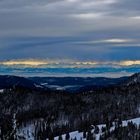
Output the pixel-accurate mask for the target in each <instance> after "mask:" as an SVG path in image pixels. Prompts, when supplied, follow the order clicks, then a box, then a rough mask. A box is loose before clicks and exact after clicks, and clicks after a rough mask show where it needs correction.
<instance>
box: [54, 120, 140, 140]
mask: <svg viewBox="0 0 140 140" xmlns="http://www.w3.org/2000/svg"><path fill="white" fill-rule="evenodd" d="M131 121H132V122H133V123H135V124H136V125H137V126H138V125H139V124H140V118H135V119H131V120H125V121H122V126H127V125H128V122H131ZM105 126H106V125H105V124H100V125H98V127H99V133H98V134H95V137H96V140H99V138H100V135H102V127H105ZM114 129H115V126H113V127H111V128H110V131H113V130H114ZM65 137H66V134H64V135H62V138H63V140H65ZM58 138H59V137H55V138H54V139H55V140H58ZM70 138H72V139H74V138H77V140H81V139H82V140H86V139H85V138H83V132H80V133H79V132H78V131H74V132H71V133H70Z"/></svg>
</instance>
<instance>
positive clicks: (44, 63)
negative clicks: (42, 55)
mask: <svg viewBox="0 0 140 140" xmlns="http://www.w3.org/2000/svg"><path fill="white" fill-rule="evenodd" d="M0 65H4V66H9V67H10V66H15V67H18V66H20V67H36V68H42V67H44V68H92V67H93V68H95V67H102V66H105V67H126V66H133V65H140V60H125V61H76V60H33V59H29V60H9V61H0Z"/></svg>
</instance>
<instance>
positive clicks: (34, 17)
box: [0, 0, 140, 73]
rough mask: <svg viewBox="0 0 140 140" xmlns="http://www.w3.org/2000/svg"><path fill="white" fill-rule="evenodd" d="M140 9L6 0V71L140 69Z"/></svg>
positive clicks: (105, 2)
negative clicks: (98, 68)
mask: <svg viewBox="0 0 140 140" xmlns="http://www.w3.org/2000/svg"><path fill="white" fill-rule="evenodd" d="M139 4H140V2H139V0H133V1H132V0H47V1H46V0H40V1H37V0H24V1H22V0H12V1H9V0H2V1H0V18H1V20H0V68H1V69H4V67H5V68H7V69H8V68H11V67H14V68H15V69H16V68H17V67H18V68H20V67H22V68H97V67H104V66H105V67H111V68H116V67H117V68H122V67H133V68H135V69H137V68H136V67H137V66H139V63H140V62H139V60H140V54H139V52H140V26H139V25H140V7H139ZM6 60H9V61H6ZM51 60H52V61H51ZM58 60H59V61H58ZM62 60H64V61H63V62H62ZM66 60H67V61H66ZM92 60H94V61H92ZM25 66H26V67H25ZM13 70H14V69H13ZM22 70H23V69H22ZM34 70H36V69H34ZM123 70H124V69H121V70H120V71H123ZM104 71H106V70H105V69H104ZM124 71H127V70H126V69H125V70H124ZM137 71H138V69H137ZM133 72H135V71H134V70H133ZM1 73H2V72H1Z"/></svg>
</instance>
